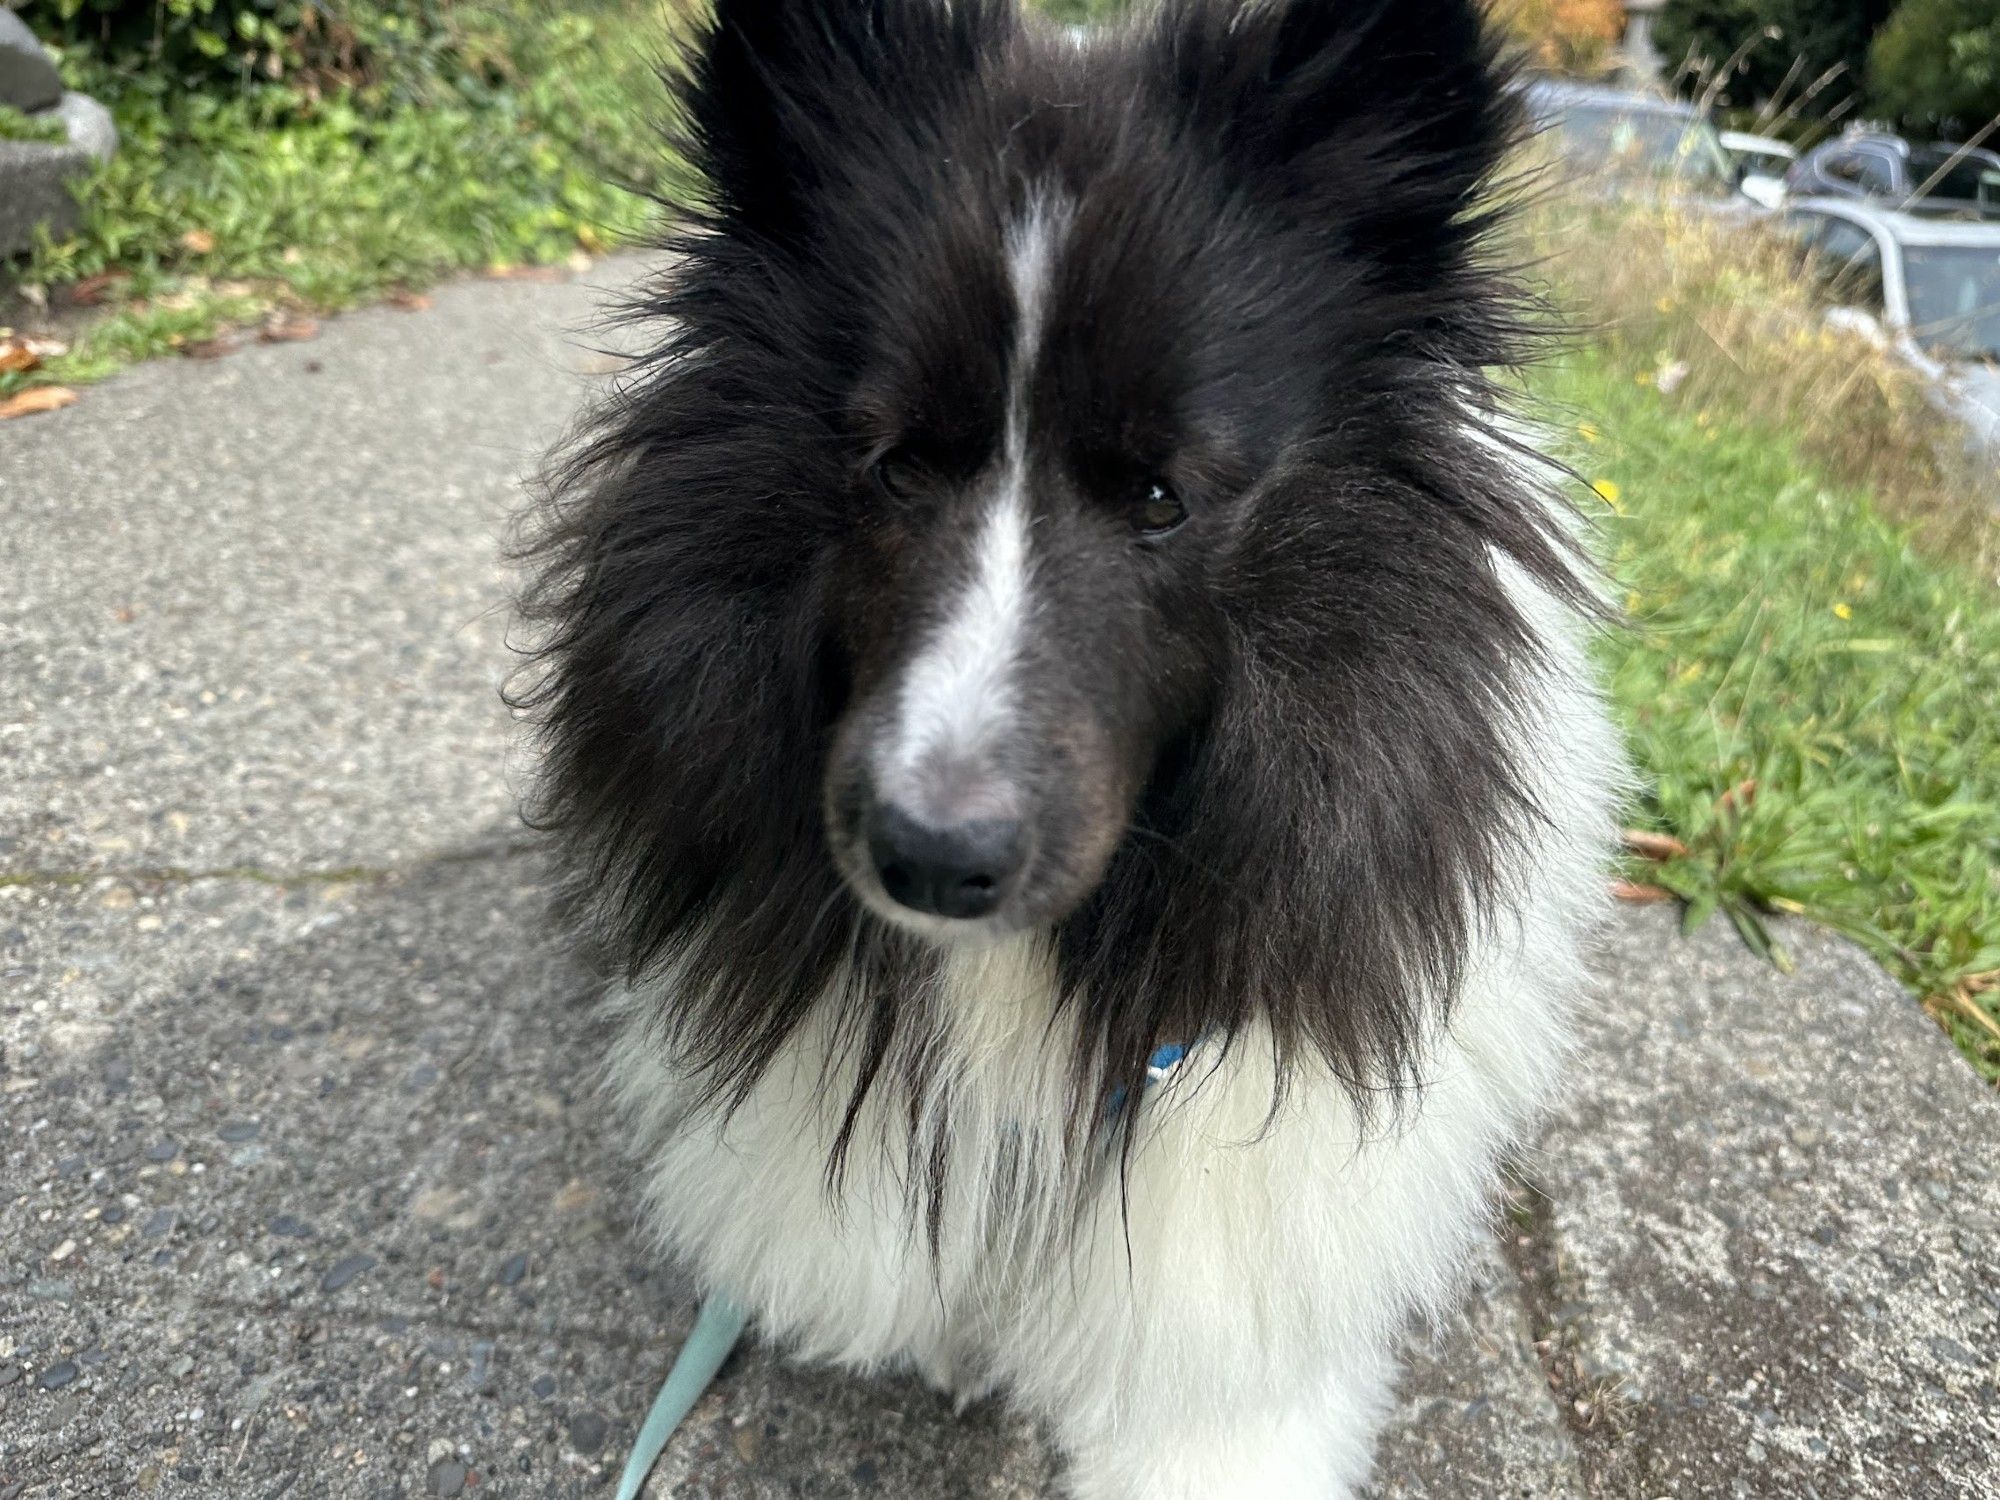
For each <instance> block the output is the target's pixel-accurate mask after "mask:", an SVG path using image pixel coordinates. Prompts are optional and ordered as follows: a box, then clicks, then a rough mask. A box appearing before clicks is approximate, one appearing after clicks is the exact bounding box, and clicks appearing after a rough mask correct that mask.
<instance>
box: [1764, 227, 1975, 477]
mask: <svg viewBox="0 0 2000 1500" xmlns="http://www.w3.org/2000/svg"><path fill="white" fill-rule="evenodd" d="M1785 221H1786V223H1787V225H1788V226H1789V227H1790V228H1791V229H1792V230H1793V232H1794V233H1795V234H1796V235H1797V236H1798V238H1799V240H1800V242H1801V244H1802V245H1803V246H1804V247H1805V248H1806V249H1807V250H1809V251H1810V252H1812V254H1813V256H1814V257H1815V262H1816V264H1817V265H1818V266H1819V267H1820V269H1821V271H1822V273H1823V274H1825V275H1827V276H1828V277H1829V278H1830V280H1831V285H1832V287H1833V291H1834V295H1835V297H1836V299H1837V300H1838V301H1840V302H1841V303H1842V304H1843V305H1842V306H1840V307H1838V308H1836V309H1835V311H1834V312H1832V313H1830V314H1829V315H1828V316H1829V319H1830V320H1831V321H1834V322H1836V323H1839V324H1841V325H1843V326H1846V327H1849V328H1853V329H1856V330H1858V331H1860V332H1863V333H1866V334H1868V335H1870V336H1871V337H1874V338H1876V339H1879V340H1881V341H1882V342H1884V343H1886V344H1888V345H1890V346H1892V347H1893V348H1894V349H1895V350H1896V351H1897V352H1898V353H1899V354H1900V355H1902V357H1903V358H1905V359H1907V360H1908V361H1909V362H1910V363H1911V364H1913V365H1915V366H1916V367H1917V368H1918V369H1919V370H1920V371H1922V372H1923V373H1924V374H1925V375H1926V376H1928V377H1929V378H1930V381H1931V382H1932V386H1933V388H1934V389H1935V390H1936V391H1937V393H1938V396H1939V401H1940V404H1941V405H1943V406H1944V407H1945V408H1946V409H1947V410H1949V411H1950V412H1951V413H1952V414H1953V415H1955V416H1957V417H1958V418H1959V419H1960V420H1961V421H1963V422H1964V423H1965V425H1966V426H1967V428H1969V429H1970V430H1971V433H1972V438H1973V441H1974V443H1975V445H1976V446H1977V447H1979V448H1980V449H1981V450H1982V451H1984V452H1985V453H1986V454H1988V455H1990V456H1992V457H1993V458H1994V459H1995V460H1996V461H2000V223H1996V222H1993V221H1990V220H1981V219H1951V218H1943V217H1938V216H1935V215H1931V214H1910V213H1899V212H1897V211H1896V210H1894V209H1886V208H1882V207H1878V206H1877V205H1875V204H1871V203H1863V202H1856V201H1854V200H1852V199H1839V198H1813V199H1804V200H1795V201H1792V202H1789V203H1787V205H1786V207H1785Z"/></svg>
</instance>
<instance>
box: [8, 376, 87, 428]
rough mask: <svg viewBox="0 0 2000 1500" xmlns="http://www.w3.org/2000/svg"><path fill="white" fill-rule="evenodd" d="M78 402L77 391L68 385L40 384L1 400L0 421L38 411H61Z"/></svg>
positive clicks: (33, 413) (27, 415)
mask: <svg viewBox="0 0 2000 1500" xmlns="http://www.w3.org/2000/svg"><path fill="white" fill-rule="evenodd" d="M75 404H76V392H75V391H73V390H71V389H70V388H69V387H68V386H66V385H38V386H36V387H35V388H34V389H33V390H30V391H21V392H19V393H18V394H16V395H12V396H9V397H7V398H6V399H5V400H4V401H0V422H4V421H6V420H7V419H8V418H9V417H31V416H34V415H35V414H36V413H37V412H45V411H61V410H62V409H63V408H64V407H65V406H74V405H75Z"/></svg>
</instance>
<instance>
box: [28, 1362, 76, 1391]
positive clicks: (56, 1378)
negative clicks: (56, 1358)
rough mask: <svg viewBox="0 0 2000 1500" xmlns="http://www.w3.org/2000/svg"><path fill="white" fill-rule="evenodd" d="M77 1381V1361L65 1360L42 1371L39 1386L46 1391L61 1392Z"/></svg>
mask: <svg viewBox="0 0 2000 1500" xmlns="http://www.w3.org/2000/svg"><path fill="white" fill-rule="evenodd" d="M74 1379H76V1361H75V1360H73V1359H65V1360H62V1361H60V1362H59V1363H57V1364H53V1365H50V1366H49V1367H48V1368H47V1369H46V1370H44V1371H42V1373H41V1375H40V1377H39V1378H38V1379H37V1382H36V1383H37V1384H38V1385H40V1386H41V1388H42V1389H43V1390H45V1391H59V1390H61V1389H62V1388H63V1387H64V1386H66V1385H68V1384H69V1383H70V1382H71V1381H72V1380H74Z"/></svg>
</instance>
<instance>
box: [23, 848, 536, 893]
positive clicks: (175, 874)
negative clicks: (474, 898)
mask: <svg viewBox="0 0 2000 1500" xmlns="http://www.w3.org/2000/svg"><path fill="white" fill-rule="evenodd" d="M538 847H540V846H539V845H537V844H536V843H534V842H533V841H531V840H519V841H516V842H513V843H505V844H489V845H486V846H484V847H482V848H478V849H457V850H452V851H449V852H447V853H444V854H433V855H427V856H425V857H424V858H422V859H416V860H410V861H407V862H405V863H402V864H390V865H321V866H308V867H306V868H304V869H297V870H274V869H268V868H266V867H265V866H262V865H217V866H214V867H212V868H196V867H192V866H187V865H141V866H138V867H135V868H131V869H116V868H113V869H102V870H0V890H5V889H9V888H21V887H28V888H37V887H46V888H49V889H55V890H67V889H75V888H77V887H80V886H87V885H96V884H97V883H99V882H100V881H124V882H127V883H130V884H132V885H193V884H195V883H196V882H198V881H203V880H246V881H252V882H254V883H256V884H259V885H341V884H345V883H347V882H350V881H367V880H378V881H379V880H394V879H396V878H397V877H399V876H404V875H413V874H416V873H418V872H419V871H423V870H428V869H433V868H435V867H436V866H439V865H471V864H479V863H482V862H484V861H486V860H505V859H512V858H514V857H515V856H517V855H521V854H528V853H532V852H533V851H534V850H535V849H537V848H538Z"/></svg>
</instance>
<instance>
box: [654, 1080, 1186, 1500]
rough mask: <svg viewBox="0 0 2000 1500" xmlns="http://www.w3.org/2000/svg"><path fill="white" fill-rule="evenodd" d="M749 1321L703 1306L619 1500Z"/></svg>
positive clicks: (1117, 1098) (724, 1308)
mask: <svg viewBox="0 0 2000 1500" xmlns="http://www.w3.org/2000/svg"><path fill="white" fill-rule="evenodd" d="M1190 1050H1191V1049H1190V1048H1187V1047H1183V1046H1180V1045H1178V1044H1175V1043H1169V1044H1168V1045H1166V1046H1164V1047H1159V1048H1156V1049H1155V1050H1154V1052H1153V1055H1152V1056H1151V1057H1149V1058H1148V1059H1147V1060H1146V1087H1147V1088H1149V1089H1150V1088H1153V1087H1154V1086H1156V1085H1158V1084H1161V1083H1164V1082H1166V1080H1167V1079H1168V1078H1169V1077H1171V1076H1172V1074H1173V1071H1174V1069H1176V1068H1177V1067H1179V1066H1180V1065H1181V1063H1182V1062H1183V1061H1184V1060H1185V1059H1186V1057H1187V1055H1188V1052H1189V1051H1190ZM1124 1107H1125V1090H1124V1089H1122V1088H1120V1089H1116V1090H1114V1091H1113V1092H1112V1095H1111V1098H1110V1100H1109V1101H1108V1102H1107V1104H1106V1107H1105V1112H1104V1118H1105V1121H1106V1123H1107V1124H1108V1123H1109V1122H1110V1121H1111V1120H1114V1119H1116V1118H1117V1116H1118V1112H1119V1111H1120V1110H1121V1109H1123V1108H1124ZM749 1321H750V1315H749V1314H748V1313H746V1312H745V1311H744V1310H743V1309H742V1308H740V1307H738V1306H737V1305H736V1304H735V1303H734V1302H733V1301H731V1300H730V1299H729V1298H727V1297H724V1296H722V1295H720V1294H718V1295H716V1296H713V1297H710V1298H709V1299H708V1301H706V1302H704V1303H703V1304H702V1305H701V1314H700V1316H698V1317H697V1318H696V1319H695V1320H694V1332H692V1333H690V1334H689V1335H688V1336H687V1342H686V1343H685V1344H682V1345H681V1352H680V1354H679V1355H678V1356H677V1357H676V1358H675V1360H674V1367H673V1368H672V1369H671V1370H669V1371H667V1382H666V1384H665V1385H663V1386H661V1387H660V1394H659V1395H657V1396H655V1397H654V1398H653V1409H652V1410H651V1411H649V1412H647V1413H646V1422H645V1425H644V1426H643V1427H641V1428H640V1429H639V1436H638V1439H637V1441H635V1442H634V1443H633V1444H632V1456H631V1457H630V1458H628V1459H626V1460H625V1473H624V1477H622V1478H621V1479H620V1480H619V1481H618V1500H639V1491H640V1490H641V1489H643V1488H645V1484H646V1476H647V1475H648V1474H650V1473H652V1472H653V1465H654V1464H656V1463H658V1462H659V1461H660V1453H661V1451H662V1450H663V1449H665V1447H666V1446H667V1439H668V1438H670V1437H672V1436H673V1435H674V1429H675V1428H677V1427H679V1426H680V1425H681V1422H682V1421H683V1420H684V1419H685V1418H686V1416H687V1414H688V1413H689V1412H691V1411H693V1410H694V1404H695V1402H697V1401H699V1400H700V1399H701V1393H702V1392H703V1391H705V1390H707V1389H708V1383H709V1382H710V1381H711V1380H713V1379H715V1372H716V1371H717V1370H719V1369H721V1368H722V1362H723V1361H724V1360H725V1359H727V1358H729V1351H730V1350H731V1349H734V1348H735V1347H736V1341H737V1340H738V1339H739V1338H741V1337H742V1336H743V1325H744V1324H746V1323H748V1322H749Z"/></svg>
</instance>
